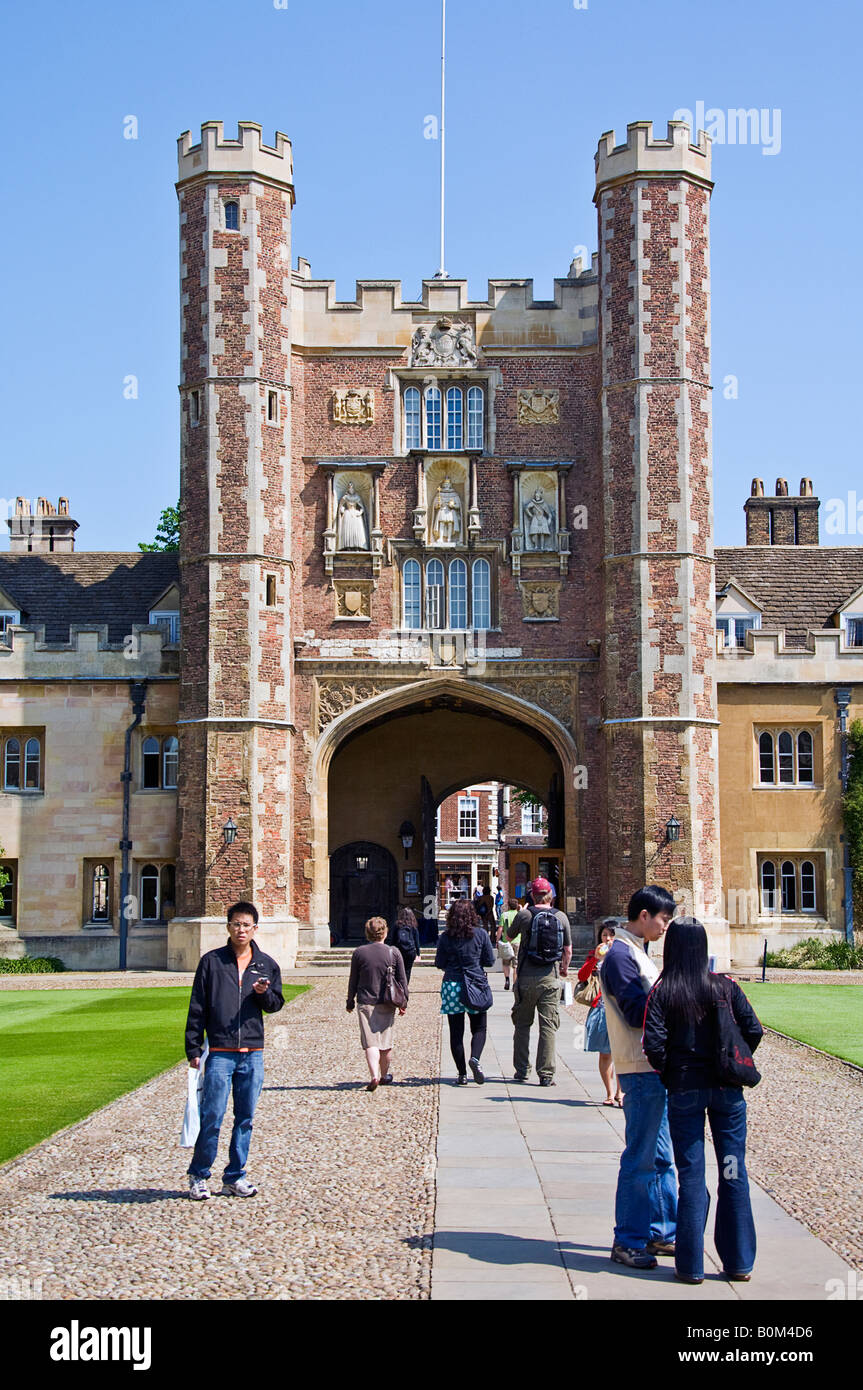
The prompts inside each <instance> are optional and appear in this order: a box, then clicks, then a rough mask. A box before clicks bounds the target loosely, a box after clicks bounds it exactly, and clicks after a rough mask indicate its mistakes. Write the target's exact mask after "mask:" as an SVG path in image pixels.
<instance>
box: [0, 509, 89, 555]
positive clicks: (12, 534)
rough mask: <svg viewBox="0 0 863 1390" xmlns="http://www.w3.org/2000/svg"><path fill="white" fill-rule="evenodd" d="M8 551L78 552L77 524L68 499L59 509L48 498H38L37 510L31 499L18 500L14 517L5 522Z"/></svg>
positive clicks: (37, 553) (39, 552)
mask: <svg viewBox="0 0 863 1390" xmlns="http://www.w3.org/2000/svg"><path fill="white" fill-rule="evenodd" d="M6 524H7V526H8V527H9V549H10V551H13V552H14V553H16V554H21V552H22V551H26V552H29V553H31V554H34V555H49V554H67V555H68V554H70V553H71V552H72V551H73V550H74V549H75V532H76V531H77V530H78V523H77V521H74V520H73V519H72V517H71V516H70V515H69V498H68V497H61V498H60V500H59V502H58V503H57V506H56V507H54V505H53V504H52V503H51V502H49V501H48V499H47V497H38V498H37V499H36V507H35V509H34V511H31V510H30V499H29V497H16V498H15V515H14V516H11V517H9V519H8V521H7V522H6Z"/></svg>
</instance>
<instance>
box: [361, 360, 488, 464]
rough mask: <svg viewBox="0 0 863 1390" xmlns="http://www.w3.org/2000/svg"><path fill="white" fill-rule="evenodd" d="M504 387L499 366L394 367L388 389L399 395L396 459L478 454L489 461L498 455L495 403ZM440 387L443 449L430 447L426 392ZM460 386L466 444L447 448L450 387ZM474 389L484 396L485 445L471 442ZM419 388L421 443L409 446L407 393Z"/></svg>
mask: <svg viewBox="0 0 863 1390" xmlns="http://www.w3.org/2000/svg"><path fill="white" fill-rule="evenodd" d="M501 385H502V376H501V373H500V370H499V369H498V368H497V367H392V368H390V370H389V372H388V374H387V382H386V389H388V390H392V391H394V392H395V394H396V399H397V408H396V409H395V410H393V454H394V456H395V457H396V458H407V457H408V456H409V455H412V454H431V455H433V456H434V457H437V456H438V455H439V454H447V453H450V454H457V455H458V456H459V457H462V456H464V455H465V454H475V455H477V456H479V457H485V458H489V457H491V456H492V455H493V454H494V446H495V435H496V421H495V413H494V402H495V396H496V393H497V390H498V389H499V387H500V386H501ZM429 386H436V387H437V388H438V390H439V391H440V393H441V443H440V446H439V447H435V448H433V449H432V448H428V447H427V446H426V443H425V441H426V439H427V438H428V434H427V428H426V396H425V393H426V389H427V388H428V387H429ZM453 386H456V387H460V388H461V391H462V444H461V447H460V448H457V449H456V448H450V447H449V446H448V445H447V442H446V441H447V410H446V393H447V390H448V389H449V388H450V387H453ZM472 386H478V387H479V388H480V390H481V391H482V393H483V414H482V443H481V444H479V445H477V444H475V443H474V444H470V443H468V427H469V416H470V410H469V396H468V392H469V391H470V389H471V387H472ZM411 387H416V388H417V389H418V390H419V393H420V443H419V444H418V445H417V444H408V440H407V425H406V421H405V392H406V391H408V390H410V388H411Z"/></svg>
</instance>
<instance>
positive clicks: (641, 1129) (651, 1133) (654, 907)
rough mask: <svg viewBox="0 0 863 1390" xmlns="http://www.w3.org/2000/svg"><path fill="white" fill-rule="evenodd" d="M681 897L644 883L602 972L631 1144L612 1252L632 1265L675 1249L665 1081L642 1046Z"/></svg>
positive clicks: (647, 1263)
mask: <svg viewBox="0 0 863 1390" xmlns="http://www.w3.org/2000/svg"><path fill="white" fill-rule="evenodd" d="M674 911H675V903H674V899H673V898H672V896H671V894H670V893H669V892H668V891H667V889H665V888H660V887H658V886H657V885H656V884H653V885H651V886H650V887H646V888H639V890H638V892H637V893H633V895H632V897H631V898H630V900H629V906H628V908H627V923H626V926H625V927H618V928H617V931H616V932H615V937H614V941H613V942H612V943H611V946H610V948H609V951H608V954H607V955H606V956H605V957H604V958H603V960H602V961H601V962H600V966H599V980H600V986H601V988H602V994H603V997H604V999H605V1017H606V1022H607V1024H608V1037H609V1041H610V1043H611V1055H612V1058H613V1060H614V1068H615V1071H616V1072H617V1076H618V1080H619V1082H620V1086H621V1088H622V1090H623V1113H624V1115H625V1117H626V1131H625V1136H626V1147H625V1148H624V1150H623V1153H622V1154H621V1156H620V1170H619V1173H618V1178H617V1195H616V1198H615V1205H614V1241H613V1244H612V1247H611V1258H612V1260H614V1261H615V1262H616V1263H617V1264H624V1265H629V1266H630V1268H632V1269H655V1268H656V1264H657V1260H656V1256H657V1255H673V1254H674V1231H675V1219H676V1216H677V1184H676V1183H675V1180H674V1164H673V1161H672V1152H671V1136H670V1134H669V1132H668V1106H667V1098H666V1092H665V1087H664V1086H663V1084H662V1081H661V1080H660V1078H659V1077H658V1076H657V1074H656V1072H655V1071H654V1070H653V1068H652V1067H651V1065H650V1063H649V1062H648V1060H647V1058H646V1057H645V1055H644V1053H643V1051H642V1049H641V1031H642V1026H643V1023H644V1010H645V1007H646V1005H647V996H648V995H649V993H650V991H651V989H652V988H653V986H654V985H655V984H656V980H657V978H658V976H659V970H658V967H657V966H656V964H655V963H654V961H652V960H651V959H650V957H649V956H648V954H647V947H648V946H649V944H650V942H651V941H659V940H660V938H661V937H662V936H663V935H664V933H665V932H666V930H667V929H668V924H669V922H670V921H671V918H672V917H673V915H674Z"/></svg>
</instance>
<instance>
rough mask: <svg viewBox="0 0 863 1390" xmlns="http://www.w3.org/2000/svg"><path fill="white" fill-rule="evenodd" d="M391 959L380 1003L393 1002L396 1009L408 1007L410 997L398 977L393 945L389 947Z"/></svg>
mask: <svg viewBox="0 0 863 1390" xmlns="http://www.w3.org/2000/svg"><path fill="white" fill-rule="evenodd" d="M388 950H389V953H390V961H389V965H388V966H387V976H386V979H385V980H384V984H383V989H382V990H381V997H380V999H379V1000H378V1003H379V1004H391V1005H392V1007H393V1008H394V1009H406V1008H407V1003H408V997H407V995H406V993H405V991H404V986H403V985H402V984H401V983H400V982H399V980H398V979H397V978H396V968H395V954H394V952H393V948H392V946H390V947H388Z"/></svg>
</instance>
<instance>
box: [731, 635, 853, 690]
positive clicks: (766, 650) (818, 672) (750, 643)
mask: <svg viewBox="0 0 863 1390" xmlns="http://www.w3.org/2000/svg"><path fill="white" fill-rule="evenodd" d="M716 652H717V657H718V658H719V659H718V661H717V667H716V679H717V681H718V683H719V684H720V685H797V684H800V683H806V684H809V685H854V684H857V683H859V682H860V680H861V678H863V647H847V646H846V645H845V634H844V633H843V632H842V631H840V629H839V628H817V629H816V628H810V630H809V632H808V633H807V634H806V646H805V647H789V646H786V642H785V630H784V628H779V629H777V630H774V631H769V630H768V629H766V628H756V629H755V630H753V631H751V632H747V634H746V646H745V647H726V646H725V642H724V638H723V634H722V633H721V632H717V634H716Z"/></svg>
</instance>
